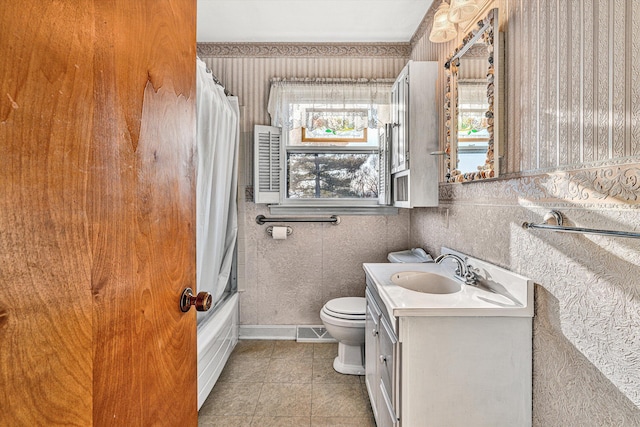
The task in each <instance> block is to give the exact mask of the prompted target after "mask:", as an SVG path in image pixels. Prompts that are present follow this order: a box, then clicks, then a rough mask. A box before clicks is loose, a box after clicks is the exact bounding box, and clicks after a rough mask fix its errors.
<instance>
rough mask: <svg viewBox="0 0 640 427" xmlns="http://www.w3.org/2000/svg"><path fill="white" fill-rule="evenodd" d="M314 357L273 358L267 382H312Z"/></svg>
mask: <svg viewBox="0 0 640 427" xmlns="http://www.w3.org/2000/svg"><path fill="white" fill-rule="evenodd" d="M312 372H313V359H309V358H302V359H271V361H270V362H269V367H268V368H267V373H266V377H265V382H267V383H310V382H311V377H312Z"/></svg>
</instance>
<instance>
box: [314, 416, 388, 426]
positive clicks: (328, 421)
mask: <svg viewBox="0 0 640 427" xmlns="http://www.w3.org/2000/svg"><path fill="white" fill-rule="evenodd" d="M311 427H376V422H375V421H374V419H373V417H372V416H366V417H348V418H347V417H311Z"/></svg>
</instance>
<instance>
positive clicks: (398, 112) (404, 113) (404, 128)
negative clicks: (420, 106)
mask: <svg viewBox="0 0 640 427" xmlns="http://www.w3.org/2000/svg"><path fill="white" fill-rule="evenodd" d="M391 95H392V97H391V101H392V111H393V112H392V118H393V123H392V127H393V133H392V139H391V150H392V166H391V172H392V173H395V172H400V171H403V170H406V169H408V168H409V157H408V153H409V75H408V73H407V71H406V70H405V71H403V72H402V73H401V74H400V76H399V77H398V79H397V80H396V82H395V83H394V85H393V88H392V93H391Z"/></svg>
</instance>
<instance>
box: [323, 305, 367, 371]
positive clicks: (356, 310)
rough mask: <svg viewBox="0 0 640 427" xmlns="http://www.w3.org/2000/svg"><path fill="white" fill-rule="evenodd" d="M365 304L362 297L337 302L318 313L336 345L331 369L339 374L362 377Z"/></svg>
mask: <svg viewBox="0 0 640 427" xmlns="http://www.w3.org/2000/svg"><path fill="white" fill-rule="evenodd" d="M365 312H366V302H365V299H364V298H362V297H345V298H336V299H332V300H330V301H328V302H327V303H326V304H325V305H324V307H322V310H321V311H320V319H322V323H323V324H324V327H325V328H327V331H328V332H329V334H331V336H332V337H333V338H335V339H336V340H337V341H338V356H337V357H336V358H335V360H334V361H333V369H335V370H336V371H338V372H340V373H341V374H349V375H364V373H365V371H364V321H365V320H364V319H365Z"/></svg>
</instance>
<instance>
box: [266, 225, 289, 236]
mask: <svg viewBox="0 0 640 427" xmlns="http://www.w3.org/2000/svg"><path fill="white" fill-rule="evenodd" d="M292 233H293V228H291V227H289V226H287V236H291V234H292ZM267 234H268V235H269V236H273V225H270V226H268V227H267Z"/></svg>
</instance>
